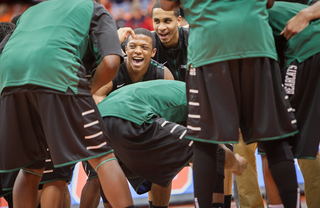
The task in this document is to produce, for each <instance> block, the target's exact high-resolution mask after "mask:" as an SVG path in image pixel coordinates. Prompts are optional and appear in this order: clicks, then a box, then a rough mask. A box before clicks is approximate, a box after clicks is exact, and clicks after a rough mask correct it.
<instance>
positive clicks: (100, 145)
mask: <svg viewBox="0 0 320 208" xmlns="http://www.w3.org/2000/svg"><path fill="white" fill-rule="evenodd" d="M104 145H107V142H103V143H101V144H99V145H97V146H89V147H87V148H86V149H87V150H91V149H99V148H100V147H102V146H104Z"/></svg>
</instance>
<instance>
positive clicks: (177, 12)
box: [151, 1, 180, 18]
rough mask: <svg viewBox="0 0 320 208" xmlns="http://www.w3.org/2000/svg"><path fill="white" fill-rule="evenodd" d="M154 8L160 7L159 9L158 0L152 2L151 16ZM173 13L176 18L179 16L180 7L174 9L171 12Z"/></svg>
mask: <svg viewBox="0 0 320 208" xmlns="http://www.w3.org/2000/svg"><path fill="white" fill-rule="evenodd" d="M156 8H160V9H161V6H160V2H159V1H156V3H154V5H153V7H152V10H151V17H152V16H153V10H154V9H156ZM173 14H174V16H175V17H176V18H178V17H179V16H180V7H179V8H178V9H177V10H175V11H174V12H173Z"/></svg>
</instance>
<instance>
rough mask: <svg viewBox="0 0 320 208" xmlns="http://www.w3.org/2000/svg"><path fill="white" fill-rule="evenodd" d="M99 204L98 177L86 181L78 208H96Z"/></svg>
mask: <svg viewBox="0 0 320 208" xmlns="http://www.w3.org/2000/svg"><path fill="white" fill-rule="evenodd" d="M99 202H100V181H99V178H98V177H95V178H91V179H89V178H88V180H87V181H86V184H85V185H84V187H83V189H82V191H81V199H80V205H79V207H80V208H97V207H98V206H99Z"/></svg>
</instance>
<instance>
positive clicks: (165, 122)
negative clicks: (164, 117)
mask: <svg viewBox="0 0 320 208" xmlns="http://www.w3.org/2000/svg"><path fill="white" fill-rule="evenodd" d="M167 123H169V121H164V122H163V123H162V124H161V126H162V127H164V126H165V125H166V124H167Z"/></svg>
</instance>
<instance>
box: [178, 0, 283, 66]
mask: <svg viewBox="0 0 320 208" xmlns="http://www.w3.org/2000/svg"><path fill="white" fill-rule="evenodd" d="M180 2H181V4H182V6H183V11H184V13H185V17H186V20H187V21H188V23H189V26H190V35H189V47H188V65H190V64H192V65H193V66H194V67H199V66H203V65H208V64H211V63H214V62H220V61H225V60H231V59H242V58H248V57H270V58H273V59H275V60H276V59H277V55H276V50H275V45H274V39H273V36H272V30H271V28H270V26H269V25H268V13H267V8H266V4H267V0H242V1H234V0H219V1H212V0H180Z"/></svg>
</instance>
